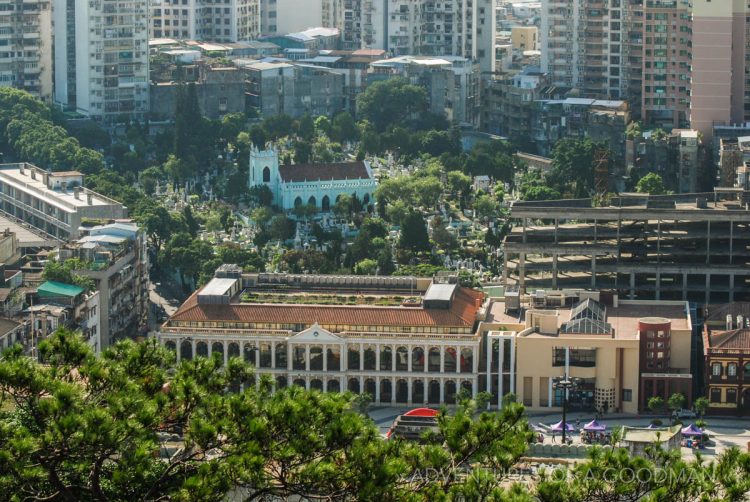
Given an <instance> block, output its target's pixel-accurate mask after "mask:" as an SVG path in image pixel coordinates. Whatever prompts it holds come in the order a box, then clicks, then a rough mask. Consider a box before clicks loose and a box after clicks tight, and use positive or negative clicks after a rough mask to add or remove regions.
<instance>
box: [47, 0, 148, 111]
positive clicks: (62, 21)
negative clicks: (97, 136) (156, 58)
mask: <svg viewBox="0 0 750 502" xmlns="http://www.w3.org/2000/svg"><path fill="white" fill-rule="evenodd" d="M147 6H148V2H147V0H125V1H123V0H119V1H118V0H91V1H88V0H55V4H54V30H55V32H54V36H55V101H56V102H58V103H60V105H61V106H63V107H65V108H67V109H69V110H73V111H76V112H78V113H80V114H82V115H84V116H86V117H90V118H92V119H95V120H98V121H101V122H104V123H108V124H111V123H117V122H123V121H128V120H143V119H144V118H145V117H146V114H147V113H148V110H149V97H148V91H149V83H148V14H149V13H148V7H147Z"/></svg>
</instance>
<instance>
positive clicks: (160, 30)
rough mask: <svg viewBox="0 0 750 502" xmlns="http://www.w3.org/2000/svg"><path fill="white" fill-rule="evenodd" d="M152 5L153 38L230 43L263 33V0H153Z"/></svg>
mask: <svg viewBox="0 0 750 502" xmlns="http://www.w3.org/2000/svg"><path fill="white" fill-rule="evenodd" d="M149 9H150V11H151V18H150V21H149V32H150V35H151V38H162V37H169V38H177V39H190V40H206V41H212V42H225V43H227V42H237V41H245V40H254V39H256V38H258V36H259V35H260V19H261V17H260V0H220V1H216V2H214V1H210V0H152V2H151V3H150V5H149Z"/></svg>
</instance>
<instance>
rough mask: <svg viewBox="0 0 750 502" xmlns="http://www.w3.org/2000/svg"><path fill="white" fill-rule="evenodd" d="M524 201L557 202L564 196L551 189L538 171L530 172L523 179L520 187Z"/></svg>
mask: <svg viewBox="0 0 750 502" xmlns="http://www.w3.org/2000/svg"><path fill="white" fill-rule="evenodd" d="M519 191H520V192H521V199H522V200H555V199H561V198H562V194H561V193H560V192H559V191H557V190H555V189H554V188H551V187H550V186H549V185H548V184H547V183H546V182H545V180H544V179H542V176H541V174H539V172H538V171H528V172H527V173H526V174H524V175H523V177H522V178H521V186H520V187H519Z"/></svg>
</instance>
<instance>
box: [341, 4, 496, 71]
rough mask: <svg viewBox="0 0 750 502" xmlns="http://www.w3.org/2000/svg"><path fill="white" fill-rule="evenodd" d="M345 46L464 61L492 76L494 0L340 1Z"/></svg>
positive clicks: (493, 63) (493, 64)
mask: <svg viewBox="0 0 750 502" xmlns="http://www.w3.org/2000/svg"><path fill="white" fill-rule="evenodd" d="M342 14H343V27H342V29H343V30H344V31H345V34H344V37H345V43H346V40H347V39H350V40H349V43H350V44H352V45H356V44H357V43H359V46H361V47H362V48H373V49H385V50H386V51H389V52H391V53H392V54H393V55H396V56H398V55H405V54H417V55H425V56H446V55H453V56H464V57H467V58H471V59H476V60H478V61H479V63H480V66H481V69H482V71H483V72H490V71H494V67H495V61H494V44H495V31H496V19H495V2H494V0H450V1H435V0H368V1H364V2H361V3H360V2H345V6H344V9H343V12H342Z"/></svg>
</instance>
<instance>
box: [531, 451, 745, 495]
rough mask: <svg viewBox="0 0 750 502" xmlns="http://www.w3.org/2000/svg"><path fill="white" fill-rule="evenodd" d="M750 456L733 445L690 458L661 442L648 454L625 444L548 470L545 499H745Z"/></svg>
mask: <svg viewBox="0 0 750 502" xmlns="http://www.w3.org/2000/svg"><path fill="white" fill-rule="evenodd" d="M749 461H750V455H748V454H747V453H740V452H739V450H737V449H736V448H733V449H729V450H727V451H726V452H724V453H723V454H721V455H720V456H719V457H718V458H717V459H716V460H715V461H713V462H711V463H705V462H704V461H703V460H702V459H700V458H698V459H696V460H694V461H691V462H688V461H685V460H682V459H681V458H680V456H679V454H678V452H667V451H665V450H663V449H662V448H660V447H659V446H657V445H654V446H651V447H648V448H647V452H646V455H645V456H633V455H630V454H629V453H628V451H627V450H624V449H614V450H604V449H602V448H599V447H596V448H594V449H592V450H591V452H590V456H589V459H588V461H586V462H584V463H581V464H578V465H577V466H576V467H574V468H572V469H569V470H567V472H566V473H565V476H561V475H559V473H558V474H557V475H553V474H552V472H546V473H543V474H542V481H541V482H540V483H539V485H538V486H537V493H536V495H537V498H536V500H538V501H540V502H558V501H559V502H563V501H564V502H598V501H624V500H648V501H667V500H683V501H697V500H706V501H716V502H718V501H720V500H735V501H740V500H744V498H745V497H746V494H747V491H748V490H749V489H750V476H748V473H750V469H748V465H749V464H748V462H749Z"/></svg>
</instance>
